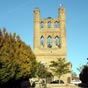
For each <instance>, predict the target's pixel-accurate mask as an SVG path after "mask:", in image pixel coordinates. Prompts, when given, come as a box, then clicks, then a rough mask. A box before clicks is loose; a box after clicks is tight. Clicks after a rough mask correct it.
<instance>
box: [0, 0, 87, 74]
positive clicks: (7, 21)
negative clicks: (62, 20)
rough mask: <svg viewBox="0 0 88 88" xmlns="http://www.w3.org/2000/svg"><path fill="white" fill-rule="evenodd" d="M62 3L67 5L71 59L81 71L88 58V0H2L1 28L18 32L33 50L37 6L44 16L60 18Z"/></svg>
mask: <svg viewBox="0 0 88 88" xmlns="http://www.w3.org/2000/svg"><path fill="white" fill-rule="evenodd" d="M60 3H62V5H63V6H64V7H65V8H66V32H67V33H66V34H67V60H68V61H70V62H71V63H72V69H73V71H74V72H76V73H78V71H77V67H79V66H80V65H83V64H86V63H87V60H86V58H88V49H87V48H88V22H87V21H88V0H0V28H2V27H5V28H6V29H7V31H8V32H10V33H14V32H16V33H17V34H18V35H20V37H21V39H22V40H23V41H24V42H25V43H26V44H28V45H30V46H31V47H32V49H33V29H34V28H33V25H34V24H33V21H34V14H33V10H34V8H36V7H38V8H39V9H40V13H41V18H46V17H52V18H57V17H58V8H59V5H60Z"/></svg>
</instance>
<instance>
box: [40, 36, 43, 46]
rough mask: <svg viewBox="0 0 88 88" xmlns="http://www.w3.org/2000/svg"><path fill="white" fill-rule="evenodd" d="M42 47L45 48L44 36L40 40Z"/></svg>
mask: <svg viewBox="0 0 88 88" xmlns="http://www.w3.org/2000/svg"><path fill="white" fill-rule="evenodd" d="M40 46H41V47H44V37H43V36H41V38H40Z"/></svg>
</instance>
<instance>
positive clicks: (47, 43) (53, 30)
mask: <svg viewBox="0 0 88 88" xmlns="http://www.w3.org/2000/svg"><path fill="white" fill-rule="evenodd" d="M66 49H67V47H66V12H65V8H64V7H62V6H61V7H60V8H59V9H58V17H57V18H52V17H47V18H41V17H40V10H39V8H36V9H35V10H34V54H35V56H36V59H37V61H41V62H43V63H45V64H47V65H49V64H50V61H56V60H57V58H65V59H66V56H67V51H66ZM68 76H69V77H70V75H66V77H68Z"/></svg>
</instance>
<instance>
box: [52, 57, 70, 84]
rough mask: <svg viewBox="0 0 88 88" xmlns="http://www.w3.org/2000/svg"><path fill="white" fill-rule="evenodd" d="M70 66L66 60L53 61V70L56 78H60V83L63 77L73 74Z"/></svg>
mask: <svg viewBox="0 0 88 88" xmlns="http://www.w3.org/2000/svg"><path fill="white" fill-rule="evenodd" d="M69 66H70V63H69V62H66V61H65V58H57V61H51V65H50V67H51V70H52V71H53V72H54V74H55V75H56V76H58V78H59V83H60V78H61V76H62V75H64V74H67V73H69V72H71V71H70V69H69Z"/></svg>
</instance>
